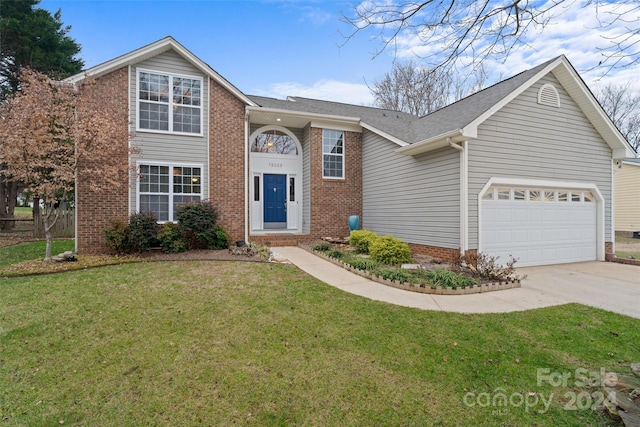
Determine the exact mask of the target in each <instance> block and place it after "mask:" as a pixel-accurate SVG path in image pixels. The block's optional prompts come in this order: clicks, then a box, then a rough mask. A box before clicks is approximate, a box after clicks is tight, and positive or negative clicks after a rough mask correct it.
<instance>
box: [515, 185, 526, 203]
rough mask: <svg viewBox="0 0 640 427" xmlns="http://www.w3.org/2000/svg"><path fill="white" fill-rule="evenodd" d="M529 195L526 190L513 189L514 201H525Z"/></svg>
mask: <svg viewBox="0 0 640 427" xmlns="http://www.w3.org/2000/svg"><path fill="white" fill-rule="evenodd" d="M526 194H527V192H526V190H525V189H524V188H514V189H513V200H520V201H524V200H525V195H526Z"/></svg>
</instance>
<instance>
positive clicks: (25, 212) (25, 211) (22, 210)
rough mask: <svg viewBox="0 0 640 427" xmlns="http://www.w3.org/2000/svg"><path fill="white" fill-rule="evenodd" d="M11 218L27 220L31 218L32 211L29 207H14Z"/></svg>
mask: <svg viewBox="0 0 640 427" xmlns="http://www.w3.org/2000/svg"><path fill="white" fill-rule="evenodd" d="M13 216H14V217H15V218H21V219H22V218H24V219H28V218H31V217H33V209H31V208H30V207H16V208H15V210H14V211H13Z"/></svg>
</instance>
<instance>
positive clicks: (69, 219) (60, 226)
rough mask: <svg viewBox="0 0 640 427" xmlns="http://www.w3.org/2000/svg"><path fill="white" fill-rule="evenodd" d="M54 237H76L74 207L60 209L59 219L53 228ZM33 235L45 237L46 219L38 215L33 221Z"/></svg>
mask: <svg viewBox="0 0 640 427" xmlns="http://www.w3.org/2000/svg"><path fill="white" fill-rule="evenodd" d="M52 232H53V236H54V237H74V236H75V232H76V215H75V210H74V209H64V210H60V214H59V217H58V221H57V222H56V223H55V225H54V226H53V229H52ZM33 236H34V237H44V221H42V217H41V216H39V217H36V218H35V221H34V223H33Z"/></svg>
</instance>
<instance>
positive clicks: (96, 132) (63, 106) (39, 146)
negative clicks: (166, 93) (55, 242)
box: [0, 69, 130, 260]
mask: <svg viewBox="0 0 640 427" xmlns="http://www.w3.org/2000/svg"><path fill="white" fill-rule="evenodd" d="M21 79H22V84H21V90H20V91H19V92H17V93H15V94H14V95H13V96H11V97H9V98H7V99H6V100H5V102H3V103H2V105H0V163H1V164H3V165H4V166H5V168H4V174H5V175H6V177H7V179H10V180H13V181H20V182H22V183H24V186H25V188H26V189H27V190H29V191H32V192H33V193H34V195H35V197H36V198H37V199H40V200H42V201H43V203H44V212H43V223H44V226H45V234H46V238H47V245H46V254H45V260H49V259H50V258H51V242H52V232H51V230H52V228H53V226H54V224H55V223H56V221H57V219H58V215H59V211H58V207H59V204H60V201H64V200H66V198H67V195H68V194H69V193H70V192H71V191H73V188H74V183H75V177H76V174H77V173H78V171H79V170H80V168H82V171H83V173H89V174H94V176H100V177H101V179H100V180H93V181H94V182H92V185H95V186H99V187H100V188H108V187H111V186H113V185H115V184H117V183H116V182H115V180H116V179H117V177H118V176H120V175H121V174H120V173H118V172H119V171H120V170H121V169H122V168H124V169H125V170H126V169H127V168H128V165H127V164H122V162H120V161H119V159H120V158H119V157H118V156H117V155H114V153H115V152H116V151H117V150H119V149H120V148H119V147H120V146H121V144H118V143H117V142H118V141H127V140H128V138H129V137H130V135H129V131H128V118H127V113H126V109H123V108H122V106H121V105H114V103H113V101H111V100H110V99H108V98H107V99H105V98H103V97H98V96H96V94H95V93H94V92H93V91H92V87H93V85H94V84H95V81H92V80H91V79H88V80H86V82H85V83H84V84H82V85H81V86H80V87H77V88H76V87H73V86H70V85H64V84H61V83H60V82H56V81H53V80H51V79H50V78H49V77H47V76H46V75H44V74H41V73H38V72H36V71H32V70H29V69H25V70H23V72H22V75H21Z"/></svg>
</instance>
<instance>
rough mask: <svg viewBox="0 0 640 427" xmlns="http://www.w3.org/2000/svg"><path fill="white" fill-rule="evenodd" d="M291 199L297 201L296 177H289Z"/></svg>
mask: <svg viewBox="0 0 640 427" xmlns="http://www.w3.org/2000/svg"><path fill="white" fill-rule="evenodd" d="M289 201H290V202H295V201H296V179H295V178H294V177H290V178H289Z"/></svg>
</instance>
